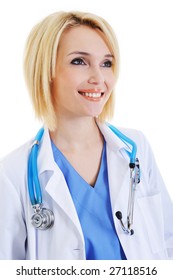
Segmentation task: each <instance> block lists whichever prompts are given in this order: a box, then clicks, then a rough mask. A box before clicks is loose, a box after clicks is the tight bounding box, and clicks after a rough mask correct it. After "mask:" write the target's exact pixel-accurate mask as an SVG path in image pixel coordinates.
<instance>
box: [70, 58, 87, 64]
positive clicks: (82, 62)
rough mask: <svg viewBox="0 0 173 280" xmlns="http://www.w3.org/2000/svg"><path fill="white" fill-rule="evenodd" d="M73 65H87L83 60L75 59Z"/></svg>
mask: <svg viewBox="0 0 173 280" xmlns="http://www.w3.org/2000/svg"><path fill="white" fill-rule="evenodd" d="M71 64H74V65H86V63H85V61H84V60H83V59H82V58H74V59H73V60H72V61H71Z"/></svg>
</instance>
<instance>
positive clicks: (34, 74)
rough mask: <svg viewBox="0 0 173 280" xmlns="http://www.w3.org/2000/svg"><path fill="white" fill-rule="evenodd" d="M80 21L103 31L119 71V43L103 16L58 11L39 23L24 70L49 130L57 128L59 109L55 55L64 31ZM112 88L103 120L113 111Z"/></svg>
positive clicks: (31, 36)
mask: <svg viewBox="0 0 173 280" xmlns="http://www.w3.org/2000/svg"><path fill="white" fill-rule="evenodd" d="M79 25H87V26H89V27H91V28H94V29H98V30H100V31H101V32H102V34H103V39H104V40H105V42H106V44H107V46H108V48H109V49H110V52H111V53H112V55H113V56H114V58H115V67H114V73H115V77H116V79H117V77H118V72H119V47H118V43H117V40H116V36H115V34H114V31H113V30H112V28H111V26H110V25H109V24H108V23H107V22H106V21H105V20H104V19H103V18H101V17H99V16H96V15H94V14H91V13H83V12H78V11H77V12H57V13H54V14H51V15H49V16H48V17H46V18H45V19H44V20H42V21H41V22H40V23H38V24H37V25H36V26H35V27H34V28H33V29H32V30H31V33H30V34H29V37H28V40H27V42H26V48H25V53H24V74H25V79H26V84H27V86H28V89H29V93H30V96H31V100H32V103H33V106H34V110H35V114H36V116H37V117H38V118H39V119H41V120H43V121H44V123H45V124H46V125H47V127H48V128H49V129H50V130H52V131H53V130H54V129H55V128H56V117H55V116H56V113H55V108H54V102H53V100H54V99H53V96H52V92H51V82H52V80H53V78H54V77H55V75H56V73H55V72H56V70H55V69H56V59H57V50H58V46H59V42H60V39H61V36H62V34H63V32H64V31H65V30H67V29H69V28H73V27H76V26H79ZM114 95H115V93H113V92H112V94H111V96H110V98H109V100H108V101H107V103H106V104H105V106H104V108H103V111H102V113H101V114H100V115H99V116H98V117H99V119H100V120H108V119H110V118H111V117H112V116H113V112H114Z"/></svg>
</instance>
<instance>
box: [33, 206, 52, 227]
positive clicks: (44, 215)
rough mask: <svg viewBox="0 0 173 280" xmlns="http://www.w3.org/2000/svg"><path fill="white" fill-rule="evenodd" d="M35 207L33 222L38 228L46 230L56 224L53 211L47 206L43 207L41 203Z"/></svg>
mask: <svg viewBox="0 0 173 280" xmlns="http://www.w3.org/2000/svg"><path fill="white" fill-rule="evenodd" d="M33 208H34V211H35V213H34V215H33V216H32V217H31V223H32V225H33V226H34V227H35V228H36V229H41V230H46V229H48V228H51V227H52V226H53V224H54V215H53V212H52V211H51V210H49V209H46V208H41V207H40V205H39V206H38V205H37V207H33Z"/></svg>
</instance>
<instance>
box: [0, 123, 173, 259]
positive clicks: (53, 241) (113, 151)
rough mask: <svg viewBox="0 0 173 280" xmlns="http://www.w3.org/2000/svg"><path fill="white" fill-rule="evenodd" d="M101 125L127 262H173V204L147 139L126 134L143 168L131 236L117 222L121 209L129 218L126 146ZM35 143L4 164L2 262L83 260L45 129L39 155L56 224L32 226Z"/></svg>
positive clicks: (0, 182) (0, 176)
mask: <svg viewBox="0 0 173 280" xmlns="http://www.w3.org/2000/svg"><path fill="white" fill-rule="evenodd" d="M98 126H99V127H100V130H101V132H102V134H103V135H104V138H105V140H106V143H107V164H108V179H109V187H110V196H111V205H112V215H113V219H114V223H115V228H116V231H117V234H118V237H119V239H120V242H121V244H122V247H123V249H124V252H125V254H126V257H127V259H129V260H130V259H138V260H140V259H148V260H149V259H169V258H170V259H173V204H172V202H171V200H170V198H169V195H168V193H167V191H166V189H165V186H164V183H163V181H162V178H161V176H160V174H159V171H158V169H157V166H156V164H155V161H154V158H153V155H152V152H151V150H150V147H149V145H148V143H147V141H146V139H145V138H144V136H143V135H142V133H141V132H138V131H135V130H129V129H128V130H122V131H123V132H124V133H125V134H126V135H127V136H129V137H131V138H132V139H133V140H134V141H135V142H136V144H137V147H138V158H139V160H140V165H141V183H140V184H139V185H138V186H137V191H136V199H135V206H134V207H135V208H134V225H133V229H134V232H135V233H134V235H132V236H129V235H126V234H125V233H124V232H123V231H122V229H121V226H120V222H119V220H117V218H116V217H115V212H116V211H118V210H119V211H121V212H122V214H123V218H124V219H126V213H127V203H128V194H129V157H128V156H127V154H126V153H125V152H124V148H125V147H126V146H125V144H124V143H123V142H122V141H120V140H119V138H118V137H117V136H116V135H115V134H114V133H113V132H112V131H111V130H110V129H109V128H108V127H107V126H106V125H105V124H101V123H98ZM31 143H32V142H31V141H30V142H29V143H27V144H25V145H24V146H22V147H21V148H19V149H18V150H16V151H14V152H13V153H11V154H10V155H9V156H7V157H6V158H5V159H3V160H2V161H1V163H0V259H41V260H45V259H52V260H53V259H54V260H55V259H57V260H67V259H70V260H77V259H78V260H79V259H85V246H84V237H83V233H82V229H81V226H80V222H79V219H78V216H77V212H76V210H75V207H74V204H73V201H72V198H71V196H70V193H69V190H68V186H67V185H66V181H65V179H64V176H63V174H62V172H61V170H60V169H59V168H58V166H57V165H56V163H55V162H54V159H53V154H52V150H51V143H50V137H49V132H48V130H47V129H45V132H44V135H43V139H42V143H41V146H40V150H39V154H38V173H39V179H40V182H41V186H42V194H43V202H44V206H45V207H47V208H48V209H51V210H52V211H53V212H54V215H55V224H54V226H53V227H52V228H51V229H49V230H45V231H41V230H36V229H35V228H34V227H33V226H32V225H31V220H30V219H31V216H32V214H33V212H32V208H31V204H30V200H29V196H28V189H27V161H28V154H29V152H30V147H31ZM100 187H101V186H100ZM103 226H104V217H103ZM100 246H102V245H101V244H100Z"/></svg>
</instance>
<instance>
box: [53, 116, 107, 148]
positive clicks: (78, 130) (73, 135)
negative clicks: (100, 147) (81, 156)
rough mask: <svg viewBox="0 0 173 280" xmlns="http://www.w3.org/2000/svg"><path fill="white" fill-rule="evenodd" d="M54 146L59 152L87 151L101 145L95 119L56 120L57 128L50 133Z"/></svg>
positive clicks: (101, 138)
mask: <svg viewBox="0 0 173 280" xmlns="http://www.w3.org/2000/svg"><path fill="white" fill-rule="evenodd" d="M50 137H51V139H52V140H53V142H54V144H55V145H56V146H57V147H58V148H59V149H61V150H69V149H71V150H80V149H87V148H89V147H92V146H93V145H97V144H100V143H103V137H102V135H101V133H100V131H99V129H98V126H97V124H96V121H95V118H92V117H82V118H75V119H74V118H71V119H68V120H67V119H65V118H61V119H58V122H57V128H56V130H55V131H53V132H50Z"/></svg>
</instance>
